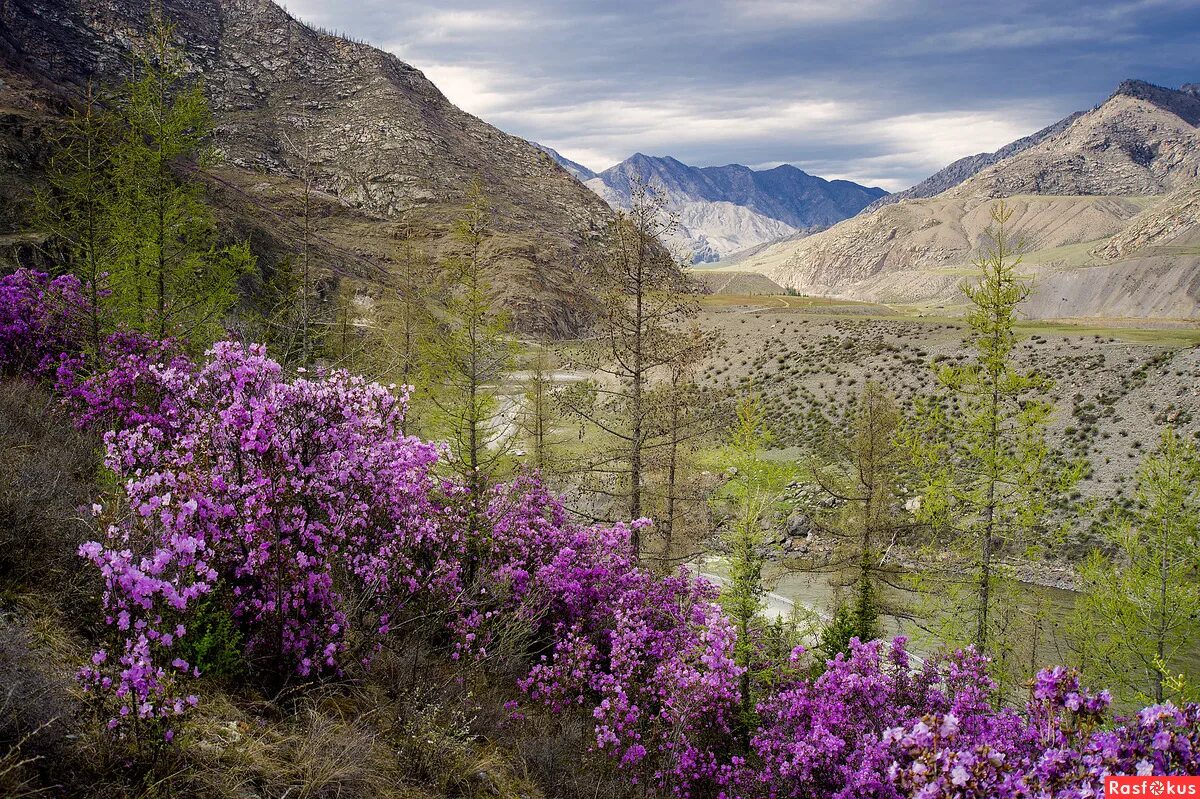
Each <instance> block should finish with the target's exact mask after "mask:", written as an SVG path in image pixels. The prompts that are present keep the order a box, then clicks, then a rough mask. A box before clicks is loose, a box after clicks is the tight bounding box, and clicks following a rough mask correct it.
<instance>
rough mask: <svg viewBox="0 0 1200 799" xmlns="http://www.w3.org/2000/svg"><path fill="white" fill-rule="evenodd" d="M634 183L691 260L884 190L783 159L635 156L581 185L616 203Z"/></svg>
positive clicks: (775, 233) (783, 231)
mask: <svg viewBox="0 0 1200 799" xmlns="http://www.w3.org/2000/svg"><path fill="white" fill-rule="evenodd" d="M559 157H560V158H561V156H559ZM563 161H565V159H563V160H560V163H563ZM567 168H568V169H570V167H569V166H568V167H567ZM637 180H641V181H644V182H646V183H648V184H649V185H652V186H654V187H656V188H657V189H658V190H659V191H660V192H661V193H662V194H663V195H664V196H665V199H666V201H667V207H668V209H669V211H670V212H671V213H672V214H673V216H674V217H675V219H676V221H677V222H678V227H679V229H678V231H677V233H676V235H675V236H673V241H672V242H670V244H671V245H672V246H673V248H674V249H675V250H677V251H678V252H679V254H680V255H682V256H683V257H684V258H686V259H689V260H691V261H693V262H694V263H703V262H710V261H716V260H719V259H720V258H722V257H724V256H727V255H730V254H731V253H734V252H738V251H740V250H745V249H747V248H751V247H755V246H757V245H761V244H763V243H765V242H768V241H772V240H775V239H779V238H783V237H786V236H791V235H794V234H796V233H797V232H798V231H807V232H811V231H813V230H818V229H820V228H823V227H827V226H829V225H832V224H834V223H835V222H839V221H841V220H843V219H846V218H848V217H850V216H853V215H854V214H856V213H857V212H858V211H859V210H861V209H862V208H863V207H864V206H866V205H867V204H868V203H870V202H872V201H873V200H875V199H876V198H878V197H881V196H883V195H885V194H886V192H885V191H884V190H883V189H879V188H870V187H866V186H860V185H859V184H857V183H853V182H851V181H848V180H833V181H829V180H825V179H823V178H819V177H816V176H815V175H809V174H808V173H806V172H804V171H803V170H800V169H797V168H796V167H794V166H791V165H790V164H784V165H782V166H778V167H775V168H774V169H765V170H754V169H750V168H749V167H745V166H742V165H740V164H729V165H727V166H713V167H694V166H688V165H687V164H684V163H681V162H680V161H677V160H676V159H674V158H670V157H654V156H648V155H643V154H642V153H635V154H634V155H632V156H630V157H629V158H627V159H626V160H624V161H622V162H621V163H619V164H617V165H615V166H612V167H609V168H608V169H606V170H604V171H603V172H600V173H599V174H595V175H594V176H593V177H591V178H589V179H586V183H587V185H588V186H590V187H591V188H592V189H593V190H595V192H596V193H597V194H599V195H600V196H601V197H603V198H604V199H605V200H606V201H607V202H608V203H609V204H610V205H612V206H613V207H614V208H622V207H627V206H628V204H629V201H630V194H631V187H632V185H633V183H634V181H637Z"/></svg>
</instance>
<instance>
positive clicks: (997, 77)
mask: <svg viewBox="0 0 1200 799" xmlns="http://www.w3.org/2000/svg"><path fill="white" fill-rule="evenodd" d="M287 6H288V9H289V10H290V11H291V12H292V13H293V14H295V15H296V16H298V17H299V18H301V19H303V20H305V21H307V22H311V23H317V24H320V25H323V26H326V27H329V28H334V29H337V30H340V31H343V32H345V33H348V34H351V35H353V36H355V37H357V38H361V39H365V40H367V41H369V42H371V43H372V44H375V45H376V46H378V47H382V48H384V49H386V50H390V51H391V52H393V53H395V54H396V55H397V56H399V57H400V58H402V59H404V60H405V61H407V62H409V63H411V64H413V65H414V66H416V67H418V68H419V69H421V70H423V71H424V72H425V74H426V75H427V76H429V78H430V79H432V80H433V81H434V82H435V83H436V84H437V85H438V86H439V87H440V88H441V89H442V91H443V92H444V93H445V94H446V95H447V96H448V97H449V98H450V99H451V100H452V101H453V102H454V103H455V104H457V105H458V106H460V107H462V108H464V109H465V110H467V111H469V112H471V113H473V114H475V115H477V116H480V117H482V118H483V119H485V120H487V121H488V122H491V123H492V124H494V125H497V126H498V127H500V128H502V129H504V130H506V131H509V132H510V133H514V134H516V135H518V136H523V137H525V138H528V139H532V140H535V141H539V142H542V143H544V144H547V145H549V146H551V147H554V148H555V149H557V150H558V151H560V152H561V153H563V154H564V155H566V156H567V157H569V158H572V159H574V160H576V161H579V162H581V163H583V164H585V165H586V166H588V167H591V168H592V169H596V170H600V169H604V168H605V167H608V166H611V165H612V164H614V163H616V162H617V161H620V160H622V159H624V158H626V157H627V156H629V155H630V154H632V153H634V152H638V151H640V152H644V153H648V154H651V155H672V156H675V157H676V158H678V159H680V160H681V161H684V162H686V163H690V164H696V165H700V166H707V165H714V164H726V163H733V162H736V163H743V164H749V165H751V166H756V167H759V166H774V165H776V164H779V163H784V162H788V163H793V164H796V165H797V166H799V167H801V168H802V169H805V170H807V171H809V172H812V173H814V174H818V175H821V176H823V177H827V178H847V179H850V180H856V181H859V182H861V183H867V184H872V185H878V186H882V187H884V188H886V189H889V190H896V189H901V188H905V187H906V186H909V185H911V184H913V183H915V182H917V181H919V180H921V179H922V178H924V177H926V176H928V175H929V174H930V173H932V172H934V171H936V170H937V169H939V168H941V167H942V166H944V165H945V164H947V163H948V162H950V161H952V160H954V159H955V158H959V157H961V156H964V155H969V154H971V153H976V152H980V151H984V150H994V149H996V148H997V147H1000V146H1002V145H1004V144H1006V143H1008V142H1009V141H1012V140H1013V139H1016V138H1019V137H1021V136H1023V135H1025V134H1028V133H1031V132H1033V131H1034V130H1037V129H1038V128H1040V127H1043V126H1045V125H1048V124H1050V123H1052V122H1054V121H1056V120H1058V119H1060V118H1062V117H1063V116H1066V115H1067V114H1069V113H1070V112H1072V111H1075V110H1079V109H1085V108H1090V107H1091V106H1093V105H1095V104H1097V103H1099V102H1101V101H1102V100H1103V99H1104V98H1105V97H1107V96H1108V94H1109V93H1110V92H1111V91H1112V89H1113V88H1114V87H1115V86H1116V85H1117V83H1118V82H1119V81H1120V80H1122V79H1123V78H1126V77H1137V78H1141V79H1143V80H1148V81H1151V82H1153V83H1158V84H1161V85H1166V86H1179V85H1180V84H1182V83H1187V82H1200V0H1133V1H1131V2H1104V1H1103V0H1056V1H1055V0H1047V1H1044V2H1023V0H995V1H994V2H988V3H976V2H925V1H924V0H663V1H661V2H655V1H654V0H641V2H626V1H625V0H620V1H619V2H607V1H606V0H563V1H561V2H552V0H504V1H502V2H491V3H489V2H482V1H481V0H479V1H474V0H473V1H467V2H460V1H459V0H440V1H439V0H289V2H288V3H287Z"/></svg>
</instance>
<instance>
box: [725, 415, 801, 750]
mask: <svg viewBox="0 0 1200 799" xmlns="http://www.w3.org/2000/svg"><path fill="white" fill-rule="evenodd" d="M770 441H771V436H770V433H768V432H767V429H766V417H765V413H764V411H763V407H762V401H761V398H760V397H759V396H758V395H757V394H753V393H751V394H746V395H745V396H743V397H742V399H741V400H740V401H739V402H738V404H737V411H736V419H735V421H734V424H733V426H732V428H731V430H730V432H729V441H728V445H727V449H726V453H727V455H726V458H727V462H729V463H731V464H732V465H733V467H732V469H733V471H734V475H733V477H732V478H731V479H730V480H729V482H728V483H726V485H725V486H724V488H723V490H722V492H720V493H719V494H718V497H717V498H716V499H717V501H721V500H722V499H723V500H725V501H726V502H728V503H729V505H730V507H731V509H732V517H731V518H730V520H729V523H728V525H727V526H726V529H725V530H724V533H723V540H724V544H725V547H726V549H727V550H728V552H729V583H728V585H727V586H726V587H725V588H724V590H722V591H721V606H722V607H723V608H724V609H725V612H726V613H728V614H729V616H730V618H731V619H732V620H733V623H734V627H735V629H736V630H737V641H736V642H735V643H734V650H733V656H734V660H735V661H736V662H737V664H738V666H740V667H742V668H743V669H744V670H745V671H744V672H743V674H742V692H741V693H742V713H741V715H742V721H743V723H744V724H745V729H749V728H750V726H751V724H752V722H753V709H754V704H755V701H756V700H755V689H756V687H757V686H756V685H755V681H754V679H753V678H754V676H755V671H756V670H755V666H756V663H757V661H758V645H757V642H758V639H759V638H760V637H761V635H760V634H759V632H760V631H759V628H760V627H761V619H760V618H759V613H760V612H761V611H762V609H763V598H764V597H765V596H766V593H767V588H766V585H765V584H764V582H763V566H764V565H765V562H766V554H767V552H766V541H765V539H764V536H763V526H764V523H766V524H769V523H770V520H771V518H772V517H773V515H774V511H775V510H776V509H777V508H778V504H779V500H780V492H781V490H782V488H783V487H784V485H786V474H787V471H786V469H784V468H782V467H781V466H780V465H779V464H776V463H772V462H770V461H767V460H765V459H764V458H763V457H762V453H763V450H764V449H765V448H766V447H767V446H768V445H769V443H770Z"/></svg>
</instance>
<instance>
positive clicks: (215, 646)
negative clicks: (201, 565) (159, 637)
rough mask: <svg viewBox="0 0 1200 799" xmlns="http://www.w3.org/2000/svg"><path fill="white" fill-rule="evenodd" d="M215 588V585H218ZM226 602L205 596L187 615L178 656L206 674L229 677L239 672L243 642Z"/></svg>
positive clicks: (244, 662)
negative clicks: (193, 613)
mask: <svg viewBox="0 0 1200 799" xmlns="http://www.w3.org/2000/svg"><path fill="white" fill-rule="evenodd" d="M218 590H219V587H218ZM227 608H228V604H227V603H226V602H224V601H223V600H221V599H217V598H216V597H215V596H214V595H209V596H208V597H207V598H205V599H204V600H203V601H201V602H200V603H198V604H197V605H196V614H195V615H194V616H191V615H190V614H189V619H188V630H187V635H185V636H184V637H183V638H182V639H180V648H179V652H180V657H182V658H183V659H184V660H186V661H187V662H188V664H189V665H191V666H193V667H195V668H197V669H199V670H200V673H201V674H203V675H204V676H206V677H210V678H215V679H218V680H229V679H233V678H236V677H238V676H240V675H241V674H243V673H244V672H245V670H246V661H245V658H244V657H243V656H242V653H243V652H244V651H245V648H246V647H245V642H244V641H243V640H242V634H241V633H240V632H239V631H238V627H237V624H236V622H235V621H234V619H233V616H231V615H230V613H229V611H228V610H227Z"/></svg>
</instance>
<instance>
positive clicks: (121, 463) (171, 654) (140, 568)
mask: <svg viewBox="0 0 1200 799" xmlns="http://www.w3.org/2000/svg"><path fill="white" fill-rule="evenodd" d="M160 354H162V355H164V356H166V355H167V352H166V350H162V351H161V352H160ZM152 360H153V359H152V358H148V356H147V353H146V351H145V350H144V349H143V348H139V349H138V350H137V351H136V352H134V353H131V354H130V355H129V356H128V357H123V358H118V359H117V360H116V361H114V365H113V368H112V369H111V370H110V371H109V372H107V373H106V374H104V375H98V376H94V377H93V378H91V379H89V380H87V381H83V382H82V383H80V385H81V386H84V387H85V390H83V391H82V392H81V395H82V396H83V397H84V401H85V402H87V401H88V400H91V401H92V402H93V403H94V405H93V406H92V407H91V408H90V411H89V412H91V411H97V410H98V409H99V410H103V411H104V413H105V414H106V415H107V414H110V413H113V412H115V413H116V415H117V416H118V417H120V418H121V419H122V420H123V421H124V423H125V426H124V427H121V428H119V429H117V430H114V431H110V432H109V433H107V434H106V435H105V439H104V440H105V448H106V458H105V462H106V465H107V466H108V468H109V469H111V470H112V471H113V473H114V474H115V475H116V476H117V477H118V478H119V479H120V480H121V483H122V486H123V496H122V498H121V501H120V503H119V507H114V508H104V509H98V513H99V514H100V516H101V518H104V519H106V520H107V525H106V527H105V531H106V534H105V537H104V539H103V540H102V541H94V542H89V543H87V544H85V545H84V546H83V547H82V548H81V553H82V554H83V555H84V556H85V557H87V558H88V559H89V560H91V561H92V562H93V563H94V564H95V565H96V566H97V567H98V568H100V570H101V572H102V574H103V576H104V580H105V585H106V591H105V594H104V603H105V608H106V610H107V613H108V621H109V623H110V624H111V625H113V626H114V627H115V628H116V629H117V630H118V631H119V632H120V633H121V634H122V635H123V636H124V638H123V640H122V642H121V644H120V647H119V651H116V652H111V653H109V652H100V653H97V656H96V658H95V659H94V660H95V663H94V667H93V668H89V669H88V670H87V673H86V674H85V678H86V680H87V681H88V682H89V683H90V684H93V685H97V686H99V687H101V688H104V689H111V690H113V691H114V692H115V694H116V696H117V697H118V698H119V699H120V700H121V701H122V704H121V706H120V715H118V716H117V717H116V718H115V719H114V722H115V723H120V721H121V718H122V717H124V716H127V715H129V714H131V713H135V714H136V715H138V716H140V717H141V718H149V717H156V718H157V717H161V716H163V715H170V714H175V713H179V712H181V710H182V709H184V707H185V705H183V704H180V697H179V692H178V691H177V690H175V685H176V684H177V683H178V682H179V681H180V680H181V679H182V678H183V676H184V675H185V674H187V673H189V672H190V673H192V674H194V673H195V668H194V666H193V665H192V664H189V663H187V662H186V661H184V660H182V659H181V658H179V657H178V656H177V654H176V651H177V648H178V644H179V642H180V640H181V639H183V638H184V637H185V636H187V634H188V611H189V610H190V609H191V608H192V607H193V606H194V605H195V603H196V601H197V600H198V599H200V598H201V597H204V596H206V595H209V594H213V593H215V592H219V593H220V595H221V597H223V598H225V600H226V601H227V603H228V609H229V612H230V613H231V614H232V616H233V618H234V619H235V620H236V621H237V622H238V624H239V627H240V628H241V629H242V630H243V631H244V633H245V636H246V637H245V640H246V646H247V654H248V656H249V657H250V658H254V659H259V660H261V661H265V662H266V663H268V664H270V665H272V666H275V667H277V668H280V669H291V670H294V671H295V672H297V673H298V674H299V675H301V676H310V675H316V674H318V673H321V672H336V671H338V670H339V669H341V668H342V667H343V664H344V661H345V659H346V658H347V657H353V658H364V657H367V656H369V654H370V652H371V650H372V649H373V648H374V647H375V646H377V645H378V642H379V640H380V638H381V637H382V636H383V635H386V634H387V632H388V630H389V628H390V626H391V625H393V624H394V623H395V622H396V620H397V619H398V618H399V616H400V615H401V614H403V613H404V612H405V610H406V609H407V608H408V607H409V606H410V605H411V604H413V603H427V602H433V601H444V602H448V601H449V598H450V597H452V596H454V595H455V594H456V593H457V592H458V590H459V585H458V583H459V564H460V562H461V540H460V539H459V537H458V533H457V528H456V527H455V526H454V525H448V524H445V523H444V522H445V519H446V515H447V513H448V512H449V511H448V510H447V508H446V507H444V505H443V502H442V500H441V496H442V492H441V490H440V489H441V486H440V483H439V481H438V480H437V479H436V478H435V477H434V476H433V475H432V473H431V467H432V465H433V464H434V462H435V461H436V459H437V450H436V448H435V447H434V446H433V445H431V444H426V443H423V442H421V441H418V440H416V439H413V438H407V437H405V436H403V435H402V434H401V433H400V421H401V418H402V416H401V415H402V413H403V400H402V399H397V398H396V397H395V396H394V395H393V394H392V393H391V392H390V391H388V390H387V389H386V388H384V387H383V386H380V385H378V384H373V383H368V382H366V381H364V380H363V379H361V378H359V377H356V376H353V375H351V374H349V373H347V372H343V371H333V372H330V373H328V374H325V375H322V376H320V377H318V378H315V379H310V378H306V377H299V378H296V379H291V380H289V379H285V377H284V376H283V374H282V370H281V368H280V366H279V364H277V363H276V362H274V361H272V360H270V359H269V358H267V356H266V354H265V351H264V350H263V348H261V347H254V346H251V347H243V346H241V345H238V344H232V343H223V344H218V345H217V346H215V347H214V348H213V349H212V350H211V351H210V352H209V353H208V359H207V362H206V363H205V364H203V366H200V367H195V368H194V367H192V365H191V364H190V363H187V362H186V361H183V360H181V359H179V358H177V357H171V358H169V359H168V358H163V359H161V360H159V361H158V362H150V361H152ZM135 385H140V386H141V389H140V391H142V392H146V393H149V394H150V395H152V396H154V397H155V399H156V402H157V407H156V408H147V409H146V411H145V412H144V413H136V412H132V410H131V409H130V408H128V407H125V406H124V405H123V403H122V402H118V401H115V400H114V398H115V397H120V396H128V394H129V387H131V386H135ZM148 387H150V388H151V389H152V390H148ZM134 393H137V392H134ZM85 418H86V414H85Z"/></svg>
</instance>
